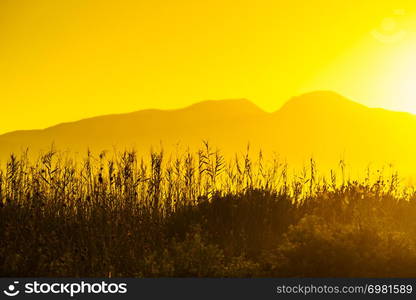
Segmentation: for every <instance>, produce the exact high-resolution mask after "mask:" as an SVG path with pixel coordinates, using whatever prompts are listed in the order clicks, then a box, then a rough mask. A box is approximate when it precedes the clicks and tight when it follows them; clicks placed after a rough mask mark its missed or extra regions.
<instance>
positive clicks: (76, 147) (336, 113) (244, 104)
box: [0, 91, 416, 170]
mask: <svg viewBox="0 0 416 300" xmlns="http://www.w3.org/2000/svg"><path fill="white" fill-rule="evenodd" d="M415 134H416V116H415V115H412V114H408V113H403V112H394V111H389V110H383V109H376V108H369V107H367V106H365V105H362V104H360V103H357V102H354V101H351V100H349V99H347V98H346V97H343V96H341V95H339V94H337V93H334V92H330V91H317V92H312V93H307V94H303V95H300V96H297V97H293V98H291V99H289V100H288V101H287V102H286V103H285V104H284V105H283V106H282V107H281V108H280V109H278V110H276V111H275V112H265V111H263V110H262V109H260V108H259V107H258V106H257V105H255V104H254V103H252V102H250V101H249V100H247V99H229V100H208V101H202V102H199V103H195V104H193V105H190V106H187V107H185V108H182V109H175V110H160V109H147V110H140V111H136V112H131V113H126V114H111V115H104V116H98V117H93V118H87V119H83V120H79V121H74V122H67V123H60V124H57V125H55V126H51V127H48V128H45V129H37V130H26V131H15V132H10V133H6V134H3V135H0V160H2V161H3V160H4V159H5V158H7V156H8V155H9V154H10V153H11V152H15V153H16V152H19V151H21V149H26V148H29V149H30V151H31V152H32V153H33V155H34V156H36V154H37V153H39V152H40V151H41V150H45V149H47V148H48V147H50V145H51V144H55V145H56V147H57V148H58V149H62V148H63V149H64V150H71V151H73V152H77V153H85V151H86V149H87V148H88V149H91V150H92V151H101V150H106V149H107V150H108V149H113V148H114V147H118V148H126V147H129V148H130V147H134V148H138V149H140V151H141V152H142V153H144V154H146V153H148V150H149V149H150V148H151V147H152V146H159V145H161V144H162V145H163V148H164V149H165V150H166V151H167V152H169V151H174V150H175V149H176V148H175V147H178V145H181V147H182V148H184V147H190V148H192V149H197V148H198V147H200V146H201V142H202V141H203V140H209V141H210V142H211V143H212V144H213V145H214V146H215V147H219V148H220V149H221V150H222V151H223V153H224V154H227V155H232V154H234V153H236V152H239V151H242V150H244V149H245V148H246V146H247V144H248V143H250V144H251V145H252V148H253V149H255V150H259V149H262V150H264V152H269V153H272V152H273V153H278V154H279V155H281V157H283V158H285V159H287V160H288V161H292V162H296V163H299V162H301V161H304V160H305V159H306V158H307V157H311V156H313V157H315V158H316V159H317V160H321V161H323V162H324V164H326V162H328V165H329V164H330V163H332V164H334V163H335V162H336V161H337V160H338V159H339V157H340V155H341V153H347V155H348V156H349V157H350V159H351V161H354V162H357V163H361V164H364V163H368V162H370V161H374V160H378V161H381V160H384V161H389V162H390V161H396V162H398V161H400V159H403V161H405V163H406V164H407V167H409V168H410V167H412V168H413V167H414V169H415V170H416V159H415V158H413V152H414V151H416V142H414V141H413V136H414V135H415ZM364 150H365V151H364ZM409 162H410V163H409Z"/></svg>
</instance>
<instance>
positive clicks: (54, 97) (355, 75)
mask: <svg viewBox="0 0 416 300" xmlns="http://www.w3.org/2000/svg"><path fill="white" fill-rule="evenodd" d="M415 13H416V3H414V1H413V4H412V1H409V2H407V1H406V2H404V1H329V0H326V1H324V0H319V1H306V0H303V1H276V0H271V1H262V0H259V1H246V0H238V1H237V0H235V1H234V0H233V1H230V0H211V1H190V0H175V1H172V0H169V1H167V0H165V1H160V0H156V1H137V0H136V1H123V0H120V1H115V0H112V1H106V0H72V1H56V0H37V1H33V0H26V1H24V0H1V1H0V45H1V47H0V68H1V72H0V99H1V100H0V101H1V107H0V132H7V131H10V130H16V129H31V128H43V127H46V126H50V125H53V124H56V123H60V122H64V121H71V120H77V119H81V118H85V117H90V116H96V115H101V114H110V113H122V112H129V111H135V110H139V109H143V108H178V107H183V106H185V105H188V104H191V103H194V102H198V101H201V100H206V99H226V98H248V99H250V100H252V101H253V102H255V103H256V104H257V105H259V106H260V107H261V108H263V109H265V110H267V111H272V110H276V109H277V108H279V107H280V106H281V105H282V104H283V102H284V101H286V100H287V99H288V98H290V97H291V96H294V95H297V94H300V93H302V92H308V91H312V90H322V89H325V90H328V89H329V90H334V91H337V92H339V93H341V94H343V95H345V96H347V97H349V98H352V99H354V100H357V101H360V102H362V103H364V104H366V105H369V106H374V107H385V108H389V109H394V110H404V111H411V112H415V113H416V35H415V32H416V15H415Z"/></svg>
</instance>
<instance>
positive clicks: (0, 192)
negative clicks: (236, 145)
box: [0, 143, 416, 277]
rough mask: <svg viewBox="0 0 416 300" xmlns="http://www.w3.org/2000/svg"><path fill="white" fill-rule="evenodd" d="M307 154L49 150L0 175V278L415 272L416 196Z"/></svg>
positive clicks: (392, 180)
mask: <svg viewBox="0 0 416 300" xmlns="http://www.w3.org/2000/svg"><path fill="white" fill-rule="evenodd" d="M338 168H339V169H340V172H339V173H340V174H341V176H340V178H337V176H336V173H337V172H336V171H331V173H330V174H329V176H328V177H327V178H325V177H324V176H322V175H319V174H318V172H317V170H316V165H315V162H314V161H313V160H311V161H310V163H309V166H308V167H306V168H305V169H304V170H303V171H302V172H300V173H299V174H295V175H289V170H288V167H287V165H286V164H285V163H281V162H279V161H278V160H273V161H268V162H266V161H264V158H263V156H262V154H261V153H260V154H259V155H258V156H257V157H256V158H255V159H252V158H251V155H250V153H249V150H247V154H246V155H243V156H242V157H236V158H235V159H234V160H232V161H228V162H227V161H226V160H225V159H224V158H223V157H222V156H221V154H220V152H219V151H214V150H213V149H211V148H210V146H209V144H208V143H204V147H203V148H202V149H201V150H200V151H199V152H197V153H196V154H192V153H189V152H186V153H183V154H182V155H180V156H178V157H170V158H166V157H165V156H164V153H163V152H152V153H151V154H150V159H148V160H142V159H139V158H138V157H137V155H136V153H135V152H134V151H130V152H129V151H126V152H122V153H118V154H115V155H111V156H109V157H107V155H106V154H105V153H101V154H99V155H98V156H94V155H92V154H91V153H88V154H87V155H86V158H85V159H84V160H83V161H82V162H76V161H74V160H71V159H70V158H68V157H66V156H65V155H63V154H62V153H57V152H55V151H54V150H51V151H49V152H47V153H45V154H44V155H42V156H41V157H40V158H39V160H38V161H36V162H30V161H29V159H27V155H26V154H25V153H23V154H22V155H21V156H20V157H19V158H18V157H16V156H11V157H10V159H9V161H8V162H7V165H6V166H5V167H4V168H3V169H2V170H3V171H1V172H0V275H1V276H66V277H72V276H96V277H107V276H113V277H114V276H138V277H162V276H163V277H165V276H197V277H230V276H232V277H252V276H285V277H286V276H308V277H315V276H319V277H325V276H343V277H345V276H356V277H359V276H366V277H381V276H396V277H404V276H412V277H415V276H416V248H415V245H416V244H415V242H416V197H415V195H416V194H415V193H414V191H413V190H412V189H409V188H407V189H404V188H401V187H400V184H399V179H398V176H397V174H395V173H394V172H392V173H391V174H390V175H388V176H385V175H383V174H381V172H377V171H376V172H374V173H372V172H371V171H368V174H367V176H366V178H364V179H363V180H361V181H360V182H357V181H352V180H350V179H348V178H346V176H345V165H344V163H343V162H341V164H340V166H339V167H338Z"/></svg>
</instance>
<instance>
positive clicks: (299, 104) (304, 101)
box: [280, 91, 367, 113]
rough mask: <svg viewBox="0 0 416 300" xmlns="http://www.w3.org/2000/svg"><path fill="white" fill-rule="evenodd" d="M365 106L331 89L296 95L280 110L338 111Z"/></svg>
mask: <svg viewBox="0 0 416 300" xmlns="http://www.w3.org/2000/svg"><path fill="white" fill-rule="evenodd" d="M363 108H367V107H366V106H365V105H362V104H360V103H357V102H354V101H352V100H349V99H348V98H346V97H344V96H342V95H340V94H338V93H336V92H333V91H315V92H310V93H305V94H302V95H300V96H296V97H293V98H291V99H290V100H289V101H287V102H286V103H285V104H284V105H283V106H282V108H281V109H280V111H286V110H296V111H299V112H301V111H305V112H314V113H315V112H317V111H332V112H335V111H339V110H350V109H360V110H361V109H363Z"/></svg>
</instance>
